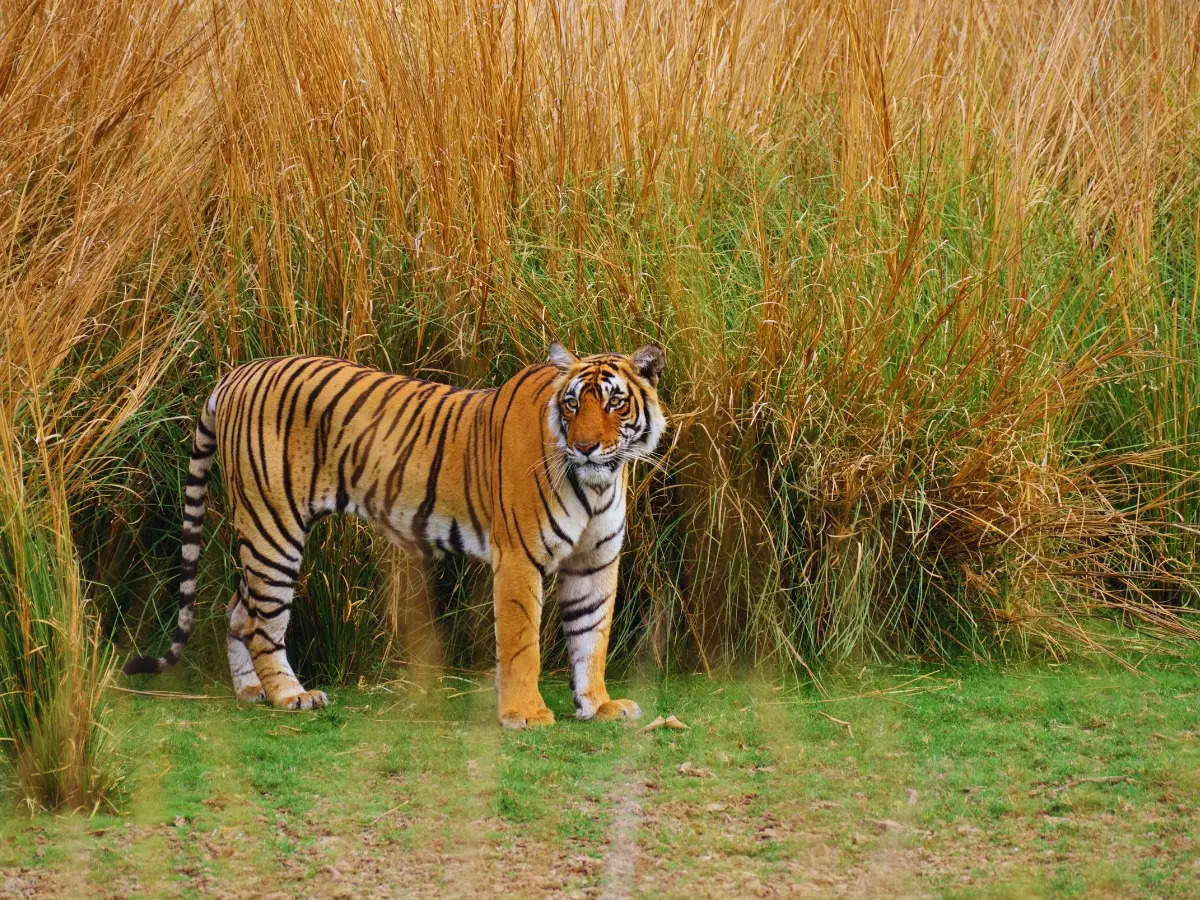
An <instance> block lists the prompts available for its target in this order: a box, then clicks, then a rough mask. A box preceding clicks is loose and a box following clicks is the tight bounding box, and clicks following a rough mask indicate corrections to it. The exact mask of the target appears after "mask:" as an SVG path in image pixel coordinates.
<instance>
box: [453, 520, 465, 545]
mask: <svg viewBox="0 0 1200 900" xmlns="http://www.w3.org/2000/svg"><path fill="white" fill-rule="evenodd" d="M450 549H451V550H453V551H454V552H455V553H462V552H463V542H462V533H461V532H460V531H459V530H458V519H451V520H450Z"/></svg>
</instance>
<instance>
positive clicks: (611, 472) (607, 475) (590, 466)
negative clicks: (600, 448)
mask: <svg viewBox="0 0 1200 900" xmlns="http://www.w3.org/2000/svg"><path fill="white" fill-rule="evenodd" d="M620 466H621V460H620V459H619V458H618V459H611V460H606V461H603V462H588V463H571V469H572V471H574V473H575V476H576V477H577V478H578V479H579V481H580V482H582V483H583V484H585V485H587V486H588V487H590V488H596V489H601V488H606V487H608V486H609V485H610V484H612V482H613V478H614V476H615V475H616V473H617V469H619V468H620Z"/></svg>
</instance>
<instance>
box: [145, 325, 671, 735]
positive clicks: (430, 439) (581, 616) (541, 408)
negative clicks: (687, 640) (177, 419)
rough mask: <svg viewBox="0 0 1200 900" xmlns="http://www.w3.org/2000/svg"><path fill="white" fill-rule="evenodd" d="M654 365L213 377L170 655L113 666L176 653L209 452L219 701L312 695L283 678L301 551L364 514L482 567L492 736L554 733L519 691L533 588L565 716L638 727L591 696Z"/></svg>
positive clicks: (557, 364) (277, 369) (558, 353)
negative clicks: (556, 662)
mask: <svg viewBox="0 0 1200 900" xmlns="http://www.w3.org/2000/svg"><path fill="white" fill-rule="evenodd" d="M664 364H665V354H664V352H663V350H662V348H661V347H659V346H656V345H647V346H644V347H642V348H641V349H639V350H637V351H636V352H634V353H633V354H631V355H623V354H619V353H601V354H597V355H593V356H586V357H583V358H578V357H576V356H575V355H574V354H573V353H571V352H570V351H568V350H567V349H566V348H565V347H564V346H563V345H562V344H561V343H558V342H554V343H552V344H551V345H550V346H549V350H548V354H547V358H546V361H545V362H544V363H541V364H535V365H530V366H528V367H526V368H524V369H522V370H521V371H520V372H518V373H517V374H516V375H514V376H513V377H512V378H511V379H509V380H508V381H506V382H504V383H503V384H502V385H501V386H500V387H492V388H482V389H468V388H463V387H456V386H452V385H447V384H442V383H439V382H434V381H427V380H423V379H420V378H416V377H409V376H405V375H396V374H391V373H388V372H384V371H380V370H378V369H375V368H371V367H369V366H365V365H360V364H358V363H354V362H349V361H347V360H343V359H334V358H331V357H323V356H289V357H277V358H272V359H262V360H256V361H253V362H249V363H246V364H244V365H241V366H238V367H237V368H234V369H232V370H231V371H230V372H229V373H228V374H226V375H225V376H224V377H223V378H222V379H220V380H219V381H218V383H217V385H216V387H215V388H214V389H213V391H212V393H211V394H210V395H209V396H208V398H207V400H206V402H205V403H204V406H203V407H202V410H201V412H200V415H199V416H198V418H197V420H196V426H195V431H194V439H193V444H192V454H191V460H190V463H189V465H188V474H187V480H186V482H185V488H184V493H185V498H184V499H185V502H184V508H183V523H182V537H183V539H182V547H181V550H180V557H181V565H180V581H179V587H178V602H179V609H178V618H177V623H176V628H175V633H174V636H173V638H172V643H171V648H170V650H168V651H167V653H166V655H165V656H160V657H152V656H145V657H134V658H131V659H130V660H129V661H128V662H127V663H126V664H125V666H124V672H125V673H126V674H128V675H134V674H149V673H157V672H162V671H164V670H166V669H168V668H169V667H171V666H173V665H174V664H175V663H176V662H178V660H179V659H180V657H181V655H182V653H183V650H184V647H185V645H186V644H187V641H188V637H189V636H190V634H191V630H192V621H193V616H194V613H195V601H196V574H197V573H196V570H197V561H198V559H199V556H200V545H201V535H202V531H203V525H204V520H205V501H206V496H207V485H208V475H209V470H210V469H211V467H212V464H213V461H214V457H215V456H216V454H217V452H218V450H219V451H220V456H221V461H222V471H223V473H224V478H225V482H226V488H227V493H228V495H229V502H230V519H231V521H232V525H233V528H234V531H235V532H236V537H237V555H238V563H239V579H238V582H237V588H236V590H235V592H234V594H233V597H232V599H231V600H230V602H229V605H228V610H227V612H228V616H229V629H228V636H227V639H226V651H227V656H228V659H229V671H230V674H231V676H232V679H233V690H234V694H235V696H236V697H237V699H239V700H242V701H247V702H258V701H263V700H265V701H268V702H269V703H270V704H271V705H273V706H276V707H283V708H289V709H315V708H319V707H323V706H325V705H327V704H328V703H329V702H330V701H329V697H328V695H327V694H326V693H325V692H324V691H319V690H305V688H304V687H303V686H302V685H301V683H300V681H299V679H297V677H296V675H295V673H294V672H293V670H292V667H291V665H290V664H289V662H288V658H287V652H286V646H285V643H284V637H285V633H286V631H287V625H288V618H289V615H290V611H291V608H292V601H293V595H294V588H295V584H296V580H297V577H298V576H299V573H300V563H301V558H302V555H303V553H304V547H305V543H306V541H307V539H308V536H309V534H310V533H311V531H312V529H313V526H314V525H315V524H316V523H317V522H318V521H319V520H321V519H322V518H324V517H326V516H329V515H332V514H335V513H337V514H349V515H357V516H360V517H363V518H365V519H366V520H368V521H369V522H370V523H372V524H373V526H374V527H376V528H378V529H380V530H382V531H383V533H384V534H385V535H386V536H387V537H388V538H389V539H390V541H391V542H392V543H394V544H395V545H397V546H399V547H401V548H403V549H404V550H407V551H409V552H411V553H414V554H416V555H417V556H418V557H423V558H429V557H439V556H441V555H443V554H446V553H459V554H468V555H470V556H473V557H475V558H477V559H480V560H483V561H484V562H486V563H490V565H491V569H492V578H493V583H492V590H493V606H494V611H495V630H496V690H497V695H498V703H497V714H498V718H499V721H500V723H501V724H502V725H504V726H505V727H507V728H515V729H519V728H524V727H526V726H537V725H549V724H552V723H553V722H554V714H553V713H552V712H551V710H550V709H549V708H548V707H547V706H546V703H545V702H544V700H543V699H542V695H541V693H540V690H539V687H538V679H539V676H540V674H541V648H540V646H539V634H540V621H541V615H542V606H543V582H544V581H545V580H546V579H547V578H548V577H549V576H551V575H557V601H558V605H559V610H560V618H561V621H562V629H563V635H564V638H565V640H566V647H567V652H568V657H569V665H570V679H571V686H572V693H573V695H574V705H575V715H576V717H577V718H579V719H584V720H597V721H605V720H616V719H626V718H637V717H638V716H640V715H641V709H640V708H639V707H638V705H637V703H635V702H634V701H632V700H627V699H613V698H611V697H610V696H609V694H608V690H607V688H606V687H605V679H604V672H605V662H606V657H607V652H608V640H609V632H610V630H611V627H612V616H613V605H614V602H615V598H616V593H617V575H618V570H619V562H618V558H619V556H620V552H621V548H622V546H623V543H624V536H625V510H626V494H627V492H628V484H629V465H628V464H630V463H632V462H634V461H635V460H638V459H640V458H645V457H649V456H651V455H652V454H653V453H654V451H655V448H656V447H657V445H658V443H659V440H660V439H661V437H662V435H663V432H664V429H665V428H666V417H665V414H664V411H663V407H662V405H661V403H660V401H659V398H658V390H657V389H658V381H659V376H660V374H661V373H662V370H663V366H664Z"/></svg>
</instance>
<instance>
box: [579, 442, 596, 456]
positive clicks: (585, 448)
mask: <svg viewBox="0 0 1200 900" xmlns="http://www.w3.org/2000/svg"><path fill="white" fill-rule="evenodd" d="M599 446H600V444H599V442H597V443H595V444H579V443H576V444H575V449H576V450H578V451H579V452H580V453H582V454H583V455H584V456H589V455H591V452H592V451H593V450H595V449H596V448H597V447H599Z"/></svg>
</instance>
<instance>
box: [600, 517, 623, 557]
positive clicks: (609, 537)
mask: <svg viewBox="0 0 1200 900" xmlns="http://www.w3.org/2000/svg"><path fill="white" fill-rule="evenodd" d="M624 530H625V523H624V522H622V523H621V527H620V528H618V529H617V530H616V531H614V532H613V533H612V534H609V535H605V536H604V537H602V538H600V540H598V541H596V546H595V547H593V548H592V549H593V550H599V549H600V548H601V547H603V546H604V545H605V544H607V543H608V542H609V541H611V540H612V539H613V538H615V537H617V536H618V535H619V534H621V533H622V532H623V531H624Z"/></svg>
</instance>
